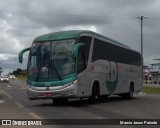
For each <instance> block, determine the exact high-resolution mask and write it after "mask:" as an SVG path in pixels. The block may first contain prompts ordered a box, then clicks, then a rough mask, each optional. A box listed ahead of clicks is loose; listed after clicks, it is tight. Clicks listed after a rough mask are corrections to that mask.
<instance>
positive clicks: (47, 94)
mask: <svg viewBox="0 0 160 128" xmlns="http://www.w3.org/2000/svg"><path fill="white" fill-rule="evenodd" d="M43 96H45V97H50V96H53V93H44V94H43Z"/></svg>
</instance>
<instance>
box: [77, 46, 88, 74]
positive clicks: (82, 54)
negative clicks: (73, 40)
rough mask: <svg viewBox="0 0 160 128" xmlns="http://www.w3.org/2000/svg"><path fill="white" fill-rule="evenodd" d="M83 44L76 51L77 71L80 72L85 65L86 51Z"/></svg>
mask: <svg viewBox="0 0 160 128" xmlns="http://www.w3.org/2000/svg"><path fill="white" fill-rule="evenodd" d="M84 48H85V46H82V47H81V48H80V49H79V52H78V63H77V72H78V73H80V72H82V71H83V70H84V69H86V67H87V63H86V62H87V60H86V55H85V54H86V52H85V51H84Z"/></svg>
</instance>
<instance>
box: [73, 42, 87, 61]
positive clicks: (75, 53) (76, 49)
mask: <svg viewBox="0 0 160 128" xmlns="http://www.w3.org/2000/svg"><path fill="white" fill-rule="evenodd" d="M84 45H86V44H85V43H78V44H76V45H75V46H74V48H73V55H74V57H75V58H77V57H78V51H79V48H80V47H82V46H84Z"/></svg>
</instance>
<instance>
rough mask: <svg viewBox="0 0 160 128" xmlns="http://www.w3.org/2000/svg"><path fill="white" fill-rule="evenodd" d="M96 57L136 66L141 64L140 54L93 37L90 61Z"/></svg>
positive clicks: (96, 58)
mask: <svg viewBox="0 0 160 128" xmlns="http://www.w3.org/2000/svg"><path fill="white" fill-rule="evenodd" d="M98 59H103V60H109V61H114V62H120V63H125V64H131V65H137V66H138V65H140V64H141V55H140V54H139V53H137V52H134V51H130V50H128V49H125V48H122V47H119V46H116V45H113V44H110V43H107V42H104V41H101V40H98V39H95V40H94V46H93V55H92V61H95V60H98Z"/></svg>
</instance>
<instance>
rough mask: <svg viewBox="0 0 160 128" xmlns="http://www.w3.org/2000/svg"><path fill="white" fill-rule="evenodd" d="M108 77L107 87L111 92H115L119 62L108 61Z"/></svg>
mask: <svg viewBox="0 0 160 128" xmlns="http://www.w3.org/2000/svg"><path fill="white" fill-rule="evenodd" d="M106 68H107V79H106V82H105V84H106V87H107V90H108V91H109V92H110V93H113V92H114V91H115V89H116V87H117V84H118V68H119V65H118V63H115V62H108V63H107V66H106Z"/></svg>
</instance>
